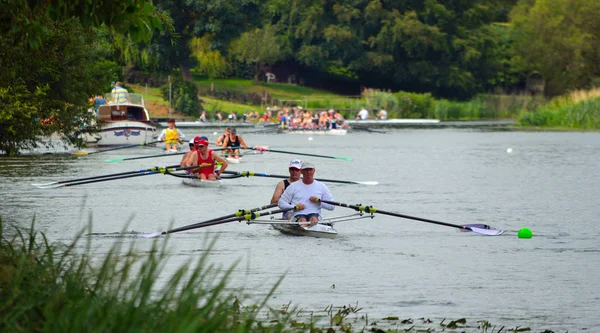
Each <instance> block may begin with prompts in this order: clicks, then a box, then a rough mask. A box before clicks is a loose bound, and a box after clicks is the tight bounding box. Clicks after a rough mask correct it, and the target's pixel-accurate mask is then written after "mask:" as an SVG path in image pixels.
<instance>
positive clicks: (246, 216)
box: [138, 204, 293, 238]
mask: <svg viewBox="0 0 600 333" xmlns="http://www.w3.org/2000/svg"><path fill="white" fill-rule="evenodd" d="M275 206H277V204H270V205H266V206H262V207H258V208H253V209H249V210H239V211H237V212H235V213H233V214H229V215H225V216H221V217H217V218H214V219H210V220H207V221H202V222H198V223H194V224H190V225H187V226H184V227H179V228H175V229H171V230H167V231H163V232H155V233H152V234H138V236H140V237H144V238H154V237H158V236H161V235H166V234H172V233H175V232H180V231H186V230H191V229H198V228H204V227H209V226H212V225H217V224H222V223H227V222H233V221H241V220H248V221H250V220H254V219H257V218H259V217H260V216H267V215H273V214H278V213H283V212H287V211H288V210H292V209H293V208H289V209H276V210H272V211H269V212H262V213H258V211H259V210H264V209H269V208H272V207H275Z"/></svg>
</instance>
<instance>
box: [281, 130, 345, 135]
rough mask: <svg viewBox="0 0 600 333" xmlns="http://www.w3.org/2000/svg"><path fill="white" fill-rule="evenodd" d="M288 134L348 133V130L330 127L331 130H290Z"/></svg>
mask: <svg viewBox="0 0 600 333" xmlns="http://www.w3.org/2000/svg"><path fill="white" fill-rule="evenodd" d="M284 133H286V134H308V135H346V134H347V133H348V130H345V129H330V130H289V131H285V132H284Z"/></svg>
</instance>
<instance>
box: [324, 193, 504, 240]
mask: <svg viewBox="0 0 600 333" xmlns="http://www.w3.org/2000/svg"><path fill="white" fill-rule="evenodd" d="M319 201H321V202H324V203H328V204H330V205H336V206H340V207H347V208H351V209H354V210H356V211H359V212H367V213H371V214H373V213H379V214H384V215H390V216H396V217H402V218H405V219H411V220H417V221H421V222H427V223H433V224H438V225H443V226H446V227H452V228H457V229H461V230H464V231H472V232H475V233H478V234H482V235H487V236H498V235H501V234H502V233H504V231H503V230H496V229H488V228H478V227H476V226H475V225H471V226H469V225H458V224H452V223H446V222H440V221H435V220H430V219H425V218H422V217H414V216H409V215H404V214H399V213H394V212H386V211H384V210H379V209H375V207H373V206H359V205H349V204H345V203H339V202H334V201H328V200H319Z"/></svg>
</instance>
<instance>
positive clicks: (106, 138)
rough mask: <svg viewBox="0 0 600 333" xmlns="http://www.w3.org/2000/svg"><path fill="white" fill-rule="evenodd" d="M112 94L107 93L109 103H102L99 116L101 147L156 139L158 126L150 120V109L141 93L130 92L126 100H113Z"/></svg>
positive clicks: (99, 144)
mask: <svg viewBox="0 0 600 333" xmlns="http://www.w3.org/2000/svg"><path fill="white" fill-rule="evenodd" d="M112 97H113V96H112V94H107V95H106V100H107V101H109V102H108V103H107V104H103V105H100V106H99V108H98V113H97V118H98V123H99V125H100V128H101V130H100V133H99V134H100V136H101V139H100V141H99V142H98V146H99V147H105V146H121V145H131V144H143V143H146V142H151V141H154V139H155V138H156V137H157V133H156V127H155V126H154V125H153V124H152V122H150V116H149V115H148V110H147V109H146V106H145V104H144V98H143V97H142V95H141V94H128V99H127V100H126V101H121V102H119V103H116V102H111V101H112V100H113V98H112Z"/></svg>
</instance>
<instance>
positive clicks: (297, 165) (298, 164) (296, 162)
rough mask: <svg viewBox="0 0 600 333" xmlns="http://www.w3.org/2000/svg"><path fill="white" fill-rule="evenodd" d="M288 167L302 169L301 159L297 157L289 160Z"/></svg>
mask: <svg viewBox="0 0 600 333" xmlns="http://www.w3.org/2000/svg"><path fill="white" fill-rule="evenodd" d="M290 168H295V169H298V170H300V169H302V160H298V159H295V160H291V161H290Z"/></svg>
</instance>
